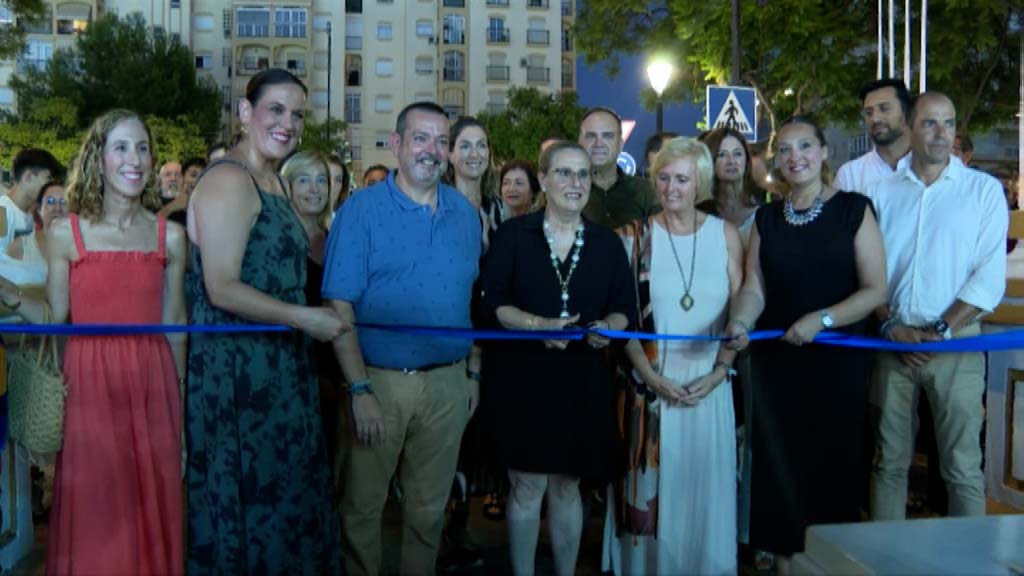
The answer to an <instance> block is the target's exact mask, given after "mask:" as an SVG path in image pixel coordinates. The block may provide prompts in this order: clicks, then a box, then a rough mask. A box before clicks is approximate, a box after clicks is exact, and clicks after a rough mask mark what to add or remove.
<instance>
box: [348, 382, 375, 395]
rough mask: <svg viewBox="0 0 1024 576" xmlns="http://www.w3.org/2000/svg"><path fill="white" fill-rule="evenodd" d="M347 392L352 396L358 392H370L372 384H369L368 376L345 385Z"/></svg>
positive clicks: (358, 393)
mask: <svg viewBox="0 0 1024 576" xmlns="http://www.w3.org/2000/svg"><path fill="white" fill-rule="evenodd" d="M345 389H346V390H348V393H349V394H351V395H352V396H358V395H360V394H372V393H373V386H371V385H370V379H369V378H360V379H358V380H356V381H354V382H351V383H349V384H348V385H347V386H345Z"/></svg>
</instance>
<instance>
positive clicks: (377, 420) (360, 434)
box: [352, 394, 385, 448]
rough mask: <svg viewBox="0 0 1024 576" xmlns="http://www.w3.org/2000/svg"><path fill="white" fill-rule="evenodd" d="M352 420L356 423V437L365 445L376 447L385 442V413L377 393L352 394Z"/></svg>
mask: <svg viewBox="0 0 1024 576" xmlns="http://www.w3.org/2000/svg"><path fill="white" fill-rule="evenodd" d="M352 420H353V421H354V423H355V428H356V438H357V439H358V440H359V442H360V443H361V444H362V445H363V446H368V447H370V448H375V447H378V446H382V445H383V444H384V434H385V431H384V415H383V413H382V412H381V409H380V403H379V402H378V401H377V397H376V396H375V395H373V394H355V395H353V396H352Z"/></svg>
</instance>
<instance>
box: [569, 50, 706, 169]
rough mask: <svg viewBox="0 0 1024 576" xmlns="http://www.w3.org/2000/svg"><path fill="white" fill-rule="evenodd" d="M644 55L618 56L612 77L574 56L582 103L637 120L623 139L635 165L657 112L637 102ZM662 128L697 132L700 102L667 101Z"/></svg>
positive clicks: (643, 77) (701, 113)
mask: <svg viewBox="0 0 1024 576" xmlns="http://www.w3.org/2000/svg"><path fill="white" fill-rule="evenodd" d="M644 57H645V56H644V55H642V54H639V55H632V56H629V55H625V56H622V57H621V67H620V68H619V74H618V76H616V77H615V79H614V80H611V79H609V78H608V75H607V74H606V73H605V71H604V66H603V65H597V66H587V65H585V64H584V63H583V58H582V57H580V58H578V59H577V60H578V61H577V67H576V69H577V70H579V76H578V78H577V91H578V93H579V98H580V104H581V105H582V106H584V107H587V108H589V107H591V106H610V107H611V108H613V109H614V110H615V111H616V112H618V113H619V115H621V116H622V119H623V120H636V128H635V129H634V130H633V133H632V134H631V135H630V137H629V140H628V141H626V147H625V150H626V152H629V153H630V154H632V155H633V158H635V159H636V161H637V164H638V168H639V165H641V164H642V163H643V149H644V142H645V141H646V140H647V137H648V136H650V135H651V134H653V133H654V132H655V129H656V126H655V125H656V122H657V119H656V116H655V113H654V111H653V110H651V111H649V112H648V111H647V110H644V107H643V106H642V105H641V104H640V97H639V93H640V90H641V89H643V88H645V87H647V86H648V81H647V71H646V70H645V68H646V64H645V62H644ZM664 108H665V116H664V129H665V130H671V131H674V132H678V133H680V134H682V135H683V136H696V135H697V134H698V131H697V126H696V123H697V122H700V121H702V120H703V119H704V110H703V107H702V106H697V105H694V104H689V103H687V104H680V103H676V104H666V105H665V107H664Z"/></svg>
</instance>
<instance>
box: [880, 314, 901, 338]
mask: <svg viewBox="0 0 1024 576" xmlns="http://www.w3.org/2000/svg"><path fill="white" fill-rule="evenodd" d="M896 324H897V320H896V317H895V316H889V317H888V318H886V319H885V322H882V327H881V328H879V329H878V333H879V334H881V335H882V337H883V338H888V337H889V332H892V329H893V328H895V327H896Z"/></svg>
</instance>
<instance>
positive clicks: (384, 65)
mask: <svg viewBox="0 0 1024 576" xmlns="http://www.w3.org/2000/svg"><path fill="white" fill-rule="evenodd" d="M376 70H377V76H380V77H381V78H389V77H390V76H391V75H392V74H394V72H395V61H394V60H392V59H390V58H381V59H380V60H377V66H376Z"/></svg>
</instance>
